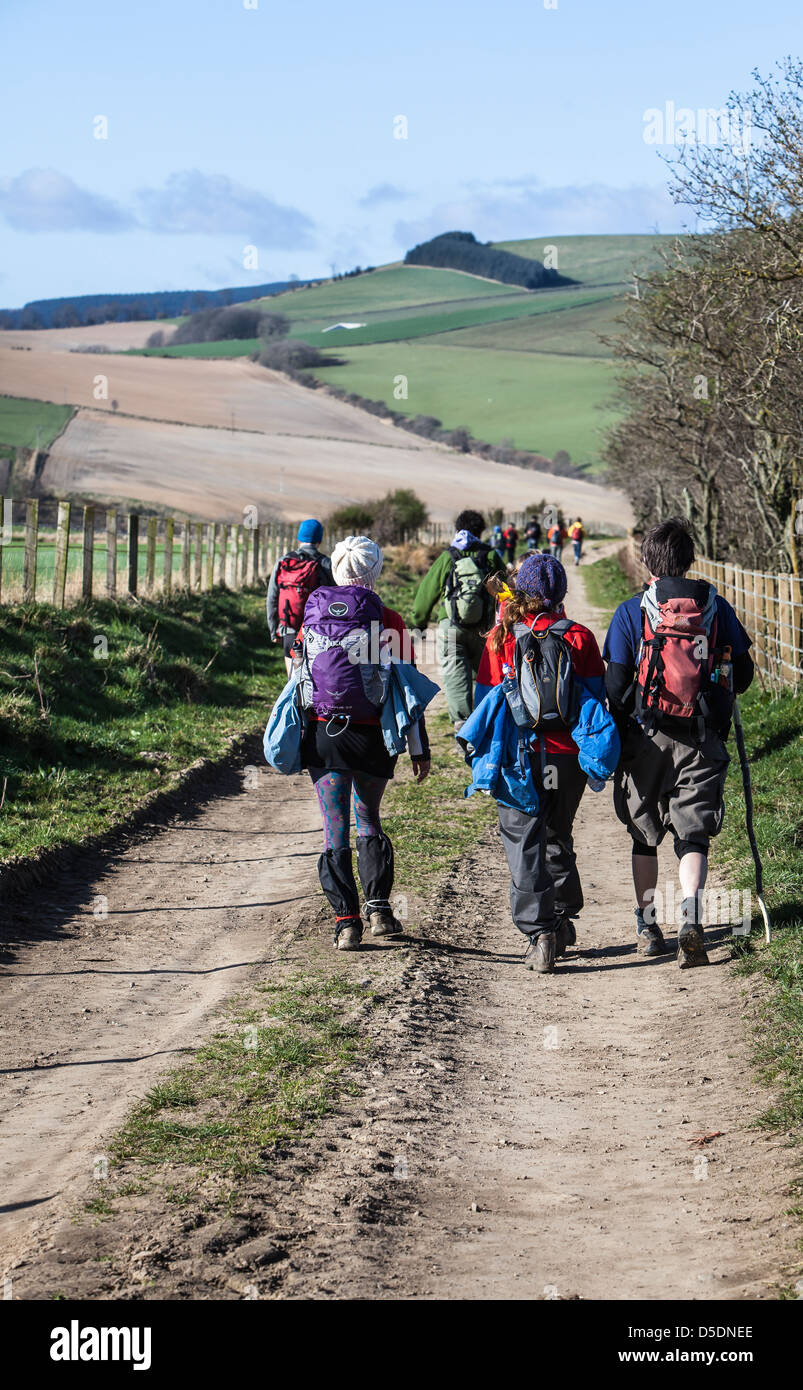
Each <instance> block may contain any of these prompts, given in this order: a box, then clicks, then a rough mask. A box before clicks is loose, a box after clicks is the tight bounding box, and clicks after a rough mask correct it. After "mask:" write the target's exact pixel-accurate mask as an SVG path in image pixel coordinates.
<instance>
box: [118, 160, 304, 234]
mask: <svg viewBox="0 0 803 1390" xmlns="http://www.w3.org/2000/svg"><path fill="white" fill-rule="evenodd" d="M137 200H138V203H139V206H140V208H141V210H142V224H143V226H145V227H147V228H148V230H149V231H152V232H161V233H165V234H168V235H186V234H193V233H194V234H198V233H200V234H201V235H207V236H218V235H220V234H226V235H228V234H234V235H237V236H243V237H246V238H250V239H252V240H253V241H254V242H255V243H257V244H259V245H261V246H266V247H267V246H271V247H293V248H296V247H305V246H310V245H311V244H312V236H311V233H312V230H313V223H312V222H311V221H310V219H309V218H308V217H307V216H306V215H305V214H304V213H303V212H300V211H299V210H298V208H289V207H283V206H282V205H281V204H280V203H275V202H274V201H273V199H272V198H268V197H267V196H266V195H265V194H264V193H260V192H259V190H258V189H255V188H247V187H246V186H245V185H244V184H240V183H235V182H234V181H233V180H232V179H230V178H228V177H227V175H225V174H202V173H201V171H200V170H199V169H185V170H182V171H180V172H178V173H175V174H170V176H169V177H168V179H167V181H166V183H165V185H164V187H162V188H142V189H140V190H139V191H138V193H137Z"/></svg>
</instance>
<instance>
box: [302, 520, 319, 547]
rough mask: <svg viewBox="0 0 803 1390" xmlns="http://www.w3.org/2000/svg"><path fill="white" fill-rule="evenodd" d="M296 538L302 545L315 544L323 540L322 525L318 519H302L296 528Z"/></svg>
mask: <svg viewBox="0 0 803 1390" xmlns="http://www.w3.org/2000/svg"><path fill="white" fill-rule="evenodd" d="M298 539H299V541H300V542H301V544H302V545H317V544H318V542H319V541H322V540H323V527H322V525H321V523H320V521H314V520H313V519H312V518H311V519H310V520H309V521H302V523H301V525H300V526H299V528H298Z"/></svg>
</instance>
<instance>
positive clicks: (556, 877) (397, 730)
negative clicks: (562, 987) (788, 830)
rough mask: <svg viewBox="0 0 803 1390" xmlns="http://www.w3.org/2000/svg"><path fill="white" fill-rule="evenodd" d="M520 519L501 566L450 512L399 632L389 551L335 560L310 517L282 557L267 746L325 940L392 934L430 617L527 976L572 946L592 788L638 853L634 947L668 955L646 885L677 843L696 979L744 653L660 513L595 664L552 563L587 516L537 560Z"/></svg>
mask: <svg viewBox="0 0 803 1390" xmlns="http://www.w3.org/2000/svg"><path fill="white" fill-rule="evenodd" d="M533 525H535V526H536V527H537V526H539V523H538V520H537V518H533V519H532V521H531V522H528V525H527V527H526V528H525V538H526V540H527V549H526V550H525V552H524V554H523V555H522V556H521V557H520V558H519V559H518V560H517V559H516V558H515V546H516V544H517V542H518V534H516V537H515V540H514V543H513V544H514V553H513V559H512V560H510V559H506V556H507V554H508V553H509V551H508V549H507V543H506V542H505V534H504V532H503V533H502V542H501V544H502V550H503V551H505V553H504V554H503V553H501V552H500V549H499V548H498V546H499V544H500V543H499V542H498V541H497V540H496V538H495V534H494V533H492V536H491V541H490V542H486V541H484V540H483V539H482V536H483V532H484V530H485V522H484V518H483V517H482V515H481V514H480V513H479V512H476V511H474V510H470V509H469V510H465V511H463V512H461V513H460V515H459V516H458V517H457V520H456V524H455V534H454V536H453V539H452V541H451V543H450V545H449V546H447V547H446V548H445V549H444V550H443V551H442V552H441V553H440V554H439V555H438V556H437V558H436V559H435V561H434V562H433V564H432V565H431V567H430V569H429V570H428V572H427V573H426V575H425V576H424V578H423V579H422V581H421V583H420V585H419V587H418V591H417V593H416V595H415V599H414V602H413V608H412V613H411V616H410V627H409V628H408V627H407V626H406V625H405V623H404V621H403V619H402V618H401V617H400V615H399V614H398V613H396V612H395V611H394V610H392V609H389V608H387V607H385V605H384V604H383V603H382V601H381V599H380V597H379V595H378V593H377V584H378V581H379V578H380V574H381V570H382V552H381V550H380V548H379V546H378V545H376V543H375V542H374V541H373V540H371V539H370V538H369V537H367V536H348V537H347V538H346V539H345V540H343V541H341V542H340V543H339V544H338V545H336V546H335V548H334V550H333V552H332V555H331V560H328V559H327V557H326V556H325V555H324V554H323V553H322V552H321V551H320V550H319V549H318V547H319V546H320V543H321V541H322V538H323V528H322V526H321V524H320V523H319V522H317V521H305V522H304V523H303V524H302V525H301V527H300V528H299V535H298V546H297V547H296V549H295V550H293V551H292V552H290V553H289V554H288V555H285V556H282V557H281V558H280V559H279V560H278V561H277V563H276V566H275V568H274V571H273V574H272V576H271V580H270V585H269V589H268V623H269V627H270V632H271V637H272V639H273V640H274V641H275V642H277V643H281V644H282V646H283V648H284V652H285V656H286V659H287V661H288V674H289V677H290V679H289V681H288V685H287V687H286V688H285V691H284V692H283V695H282V696H281V697H280V699H279V701H277V704H276V707H275V708H274V712H273V715H272V716H271V721H270V723H269V725H268V729H267V730H266V734H265V751H266V756H267V758H268V761H269V762H271V763H272V765H273V766H274V767H276V768H278V769H279V770H280V771H284V772H298V771H300V770H306V771H307V772H308V773H309V776H310V778H311V780H312V782H313V785H314V787H315V790H316V793H317V796H318V802H319V806H320V811H321V817H322V821H323V830H324V847H323V852H322V854H321V856H320V859H319V861H318V872H319V876H320V881H321V886H322V888H323V891H324V894H325V896H326V898H327V899H328V902H329V904H330V906H331V908H332V911H333V915H334V942H335V945H336V947H337V948H338V949H339V950H354V949H357V948H358V947H359V945H360V942H361V939H362V933H363V925H364V919H365V921H366V922H367V924H368V926H369V927H370V930H371V932H372V933H373V934H374V935H377V936H393V935H398V934H399V933H400V932H402V930H403V927H402V924H401V923H400V922H399V921H398V919H397V918H396V916H395V914H394V912H393V909H392V906H391V895H392V890H393V877H394V865H393V846H392V844H391V842H390V840H389V839H388V837H387V835H386V833H385V831H384V829H383V827H382V822H381V816H380V807H381V802H382V797H383V794H384V792H385V789H386V787H387V784H388V782H389V780H390V779H391V778H392V777H393V775H394V770H395V766H396V762H397V760H398V757H399V755H400V753H401V752H402V751H405V750H406V751H407V752H408V753H409V755H410V757H411V760H412V767H413V775H414V777H415V779H416V781H418V782H423V781H424V779H425V778H426V777H427V775H428V773H429V770H430V753H429V742H428V738H427V731H426V721H425V713H424V711H425V709H426V707H427V705H428V703H429V702H430V700H431V699H432V697H433V695H434V694H435V693H436V691H437V689H438V687H437V686H436V685H434V683H433V682H431V681H430V680H429V678H428V677H427V676H426V675H425V674H424V673H423V672H421V671H419V670H418V669H417V668H416V664H415V644H414V640H413V638H414V636H415V634H416V633H421V632H422V631H423V630H424V629H425V628H426V627H427V625H428V624H429V623H430V622H432V621H433V620H434V621H435V622H436V623H437V651H438V658H439V662H440V669H441V676H442V681H443V689H444V695H445V699H446V704H447V707H448V711H449V716H450V719H451V721H452V724H453V726H454V732H455V736H456V740H457V745H458V748H459V749H460V750H461V751H462V753H463V755H464V757H465V759H466V762H467V763H468V764H469V766H470V768H471V773H472V783H471V786H470V788H468V789H467V793H466V794H467V795H470V794H472V793H474V792H485V793H487V794H489V795H491V796H493V797H494V798H495V800H496V802H497V805H498V813H499V828H500V833H501V838H502V844H503V846H504V850H505V854H506V857H507V863H508V867H509V871H510V907H511V913H512V917H513V921H514V923H515V925H516V927H517V928H518V929H519V931H521V932H522V933H523V935H524V936H525V937H526V938H527V949H526V952H525V964H526V965H527V967H528V968H529V969H533V970H535V971H537V972H538V973H542V974H548V973H552V971H554V969H555V963H556V961H557V960H558V959H560V957H561V956H564V955H565V953H566V952H567V950H568V949H569V948H570V947H571V946H572V945H574V944H576V927H575V920H576V918H577V917H578V915H579V913H580V911H581V910H582V907H583V890H582V885H581V880H580V874H579V869H578V864H577V857H576V854H575V849H574V839H573V825H574V820H575V817H576V815H577V811H578V809H579V806H580V803H581V800H582V797H583V795H584V792H585V790H586V787H590V788H591V789H592V790H593V791H601V790H602V789H603V788H604V787H605V786H606V784H607V783H608V782H609V781H612V782H613V805H614V809H615V813H616V815H617V816H618V818H619V820H620V821H621V822H622V823H623V824H624V826H625V828H626V830H627V833H628V835H629V837H630V842H631V857H632V871H633V886H634V898H635V909H634V911H635V918H636V941H637V946H638V949H639V951H640V952H641V953H642V954H643V955H644V956H647V957H653V956H659V955H661V954H663V952H664V951H665V950H666V943H665V941H664V937H663V932H662V930H661V922H660V921H659V920H658V915H657V911H656V892H655V890H656V886H657V878H658V859H657V852H658V846H659V845H660V843H661V842H662V841H663V839H664V838H665V836H666V835H667V834H669V835H671V836H672V839H673V843H674V851H675V855H676V857H677V859H678V874H679V879H680V884H681V894H682V902H681V907H680V912H679V918H678V934H677V956H678V963H679V965H680V966H681V968H684V969H685V968H688V967H690V966H697V965H704V964H707V961H708V956H707V953H706V948H705V939H704V934H703V928H704V925H705V924H704V921H703V913H702V901H703V894H702V890H703V888H704V887H705V881H706V873H707V862H708V850H709V844H710V841H711V839H712V838H713V837H714V836H715V835H717V834H718V832H719V830H720V828H721V825H722V817H723V794H724V783H725V774H726V770H727V766H728V761H729V759H728V753H727V750H726V739H727V735H728V730H729V726H730V721H731V714H732V710H733V701H734V696H735V695H736V694H739V693H741V692H742V691H744V690H746V689H747V687H748V686H749V684H750V682H751V680H752V678H753V662H752V658H751V656H750V651H749V649H750V646H751V642H750V638H749V637H748V635H747V633H746V632H745V629H744V628H743V627H742V625H741V623H740V622H739V620H738V618H737V616H736V614H735V612H734V610H733V608H732V607H731V606H730V605H729V604H728V603H727V602H726V601H725V600H724V599H723V598H722V597H721V596H720V595H718V594H717V593H716V591H715V589H714V588H713V586H712V585H710V584H708V583H707V582H704V581H697V580H692V579H689V578H687V575H688V572H689V570H690V569H691V567H692V565H693V562H694V546H693V542H692V538H691V535H690V533H689V530H688V527H687V526H686V524H685V523H684V522H683V521H680V520H677V519H672V520H669V521H665V522H663V523H661V524H660V525H658V526H656V527H654V528H653V529H652V530H651V531H650V532H648V533H647V535H646V536H645V537H644V540H643V544H642V561H643V564H644V567H645V570H646V572H647V575H648V580H647V582H646V583H645V585H644V588H643V592H641V593H637V594H635V595H634V596H633V597H632V598H630V599H628V600H627V601H626V602H625V603H623V604H620V606H619V607H618V608H617V610H616V612H615V614H614V616H613V619H612V621H611V624H610V627H609V629H608V634H607V637H606V639H605V643H604V645H603V649H602V652H600V650H599V647H598V644H597V641H596V638H595V637H594V634H593V633H592V632H591V631H590V630H589V629H588V628H587V627H585V626H584V625H583V624H582V623H579V622H577V621H576V620H575V619H573V618H572V617H571V614H570V613H567V611H566V606H565V599H566V594H567V586H568V580H567V575H566V571H565V569H564V567H563V564H562V563H561V559H560V550H561V549H562V544H563V541H564V540H565V539H567V538H569V537H571V538H572V541H573V545H574V546H575V560H576V563H577V562H578V561H579V554H580V552H581V550H582V541H583V537H584V534H585V532H584V531H583V529H582V522H581V521H580V519H579V518H578V522H577V523H576V525H577V526H579V528H580V531H581V534H580V535H579V536H574V535H573V533H572V529H569V530H568V532H567V530H566V528H565V527H563V526H562V525H559V526H558V535H557V537H556V538H555V539H554V540H550V539H549V537H547V539H548V540H549V545H548V547H547V548H546V549H543V550H542V549H541V548H539V545H538V541H539V540H540V531H539V532H537V533H535V532H533V533H532V535H531V533H530V527H531V526H533ZM514 529H515V528H514ZM531 539H534V541H535V543H534V544H532V545H531V544H530V541H531ZM556 547H557V553H556ZM411 630H412V631H411ZM352 801H353V806H354V820H355V827H356V851H357V854H356V860H357V878H359V884H360V887H361V889H362V895H363V908H362V910H361V906H360V895H359V889H358V886H357V879H356V878H355V875H354V869H353V863H352V850H351V839H350V833H351V832H350V820H351V803H352Z"/></svg>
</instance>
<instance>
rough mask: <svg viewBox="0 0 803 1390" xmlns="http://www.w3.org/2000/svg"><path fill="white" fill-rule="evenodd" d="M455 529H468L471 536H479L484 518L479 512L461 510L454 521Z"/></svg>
mask: <svg viewBox="0 0 803 1390" xmlns="http://www.w3.org/2000/svg"><path fill="white" fill-rule="evenodd" d="M455 530H456V531H470V532H471V534H472V536H481V535H482V533H483V531H484V530H485V519H484V517H482V516H481V514H480V513H479V512H472V511H467V512H461V513H460V515H459V517H458V518H457V521H456V522H455Z"/></svg>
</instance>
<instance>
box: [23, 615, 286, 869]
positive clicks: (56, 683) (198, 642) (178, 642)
mask: <svg viewBox="0 0 803 1390" xmlns="http://www.w3.org/2000/svg"><path fill="white" fill-rule="evenodd" d="M263 605H264V600H263V599H262V597H261V595H259V594H255V593H238V594H232V593H227V592H226V591H224V590H214V591H212V592H210V593H205V594H174V595H172V596H171V597H170V598H169V599H168V600H164V601H162V600H160V599H154V600H143V601H142V602H139V603H136V604H130V603H122V602H110V601H98V602H95V603H92V604H90V605H87V604H84V605H81V606H79V607H77V608H74V609H70V610H69V611H59V610H57V609H54V608H52V607H49V606H46V605H42V604H36V605H27V606H19V607H8V608H5V607H2V608H0V647H2V656H1V657H0V794H2V790H3V788H5V800H4V803H3V806H2V810H0V864H3V863H6V864H8V863H9V862H13V861H16V860H19V859H20V858H23V857H26V856H31V855H36V854H38V853H41V852H43V851H46V850H52V849H55V848H60V847H63V846H67V845H77V844H79V843H81V842H82V841H84V840H87V839H89V838H92V837H94V836H96V835H99V834H102V833H104V832H106V831H108V830H110V829H111V828H112V827H114V826H115V825H118V824H120V823H121V822H122V821H124V820H125V819H126V817H127V816H128V815H129V814H131V812H132V811H134V810H135V809H136V807H137V806H138V805H139V804H141V803H142V801H143V800H144V799H145V798H146V797H147V796H148V795H149V794H151V793H153V792H156V791H161V790H168V789H170V788H171V786H174V785H175V784H176V782H177V780H178V777H179V774H180V773H181V772H182V771H185V770H186V769H187V768H188V767H189V766H190V765H191V764H192V763H193V762H195V761H196V760H197V759H199V758H203V757H208V758H214V757H219V756H221V755H222V754H223V753H224V752H225V749H226V745H227V740H228V739H229V738H230V737H231V736H232V735H234V734H239V733H245V732H251V731H255V730H257V729H258V728H260V726H263V725H264V722H265V719H266V713H267V710H268V709H269V707H270V704H271V702H272V700H273V699H274V698H275V696H276V694H277V693H278V691H279V690H280V689H281V686H282V684H283V682H284V678H285V673H284V665H283V662H282V660H281V654H280V653H279V651H278V649H277V648H275V647H272V646H270V645H269V643H268V640H267V631H266V626H265V618H264V606H263Z"/></svg>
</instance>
